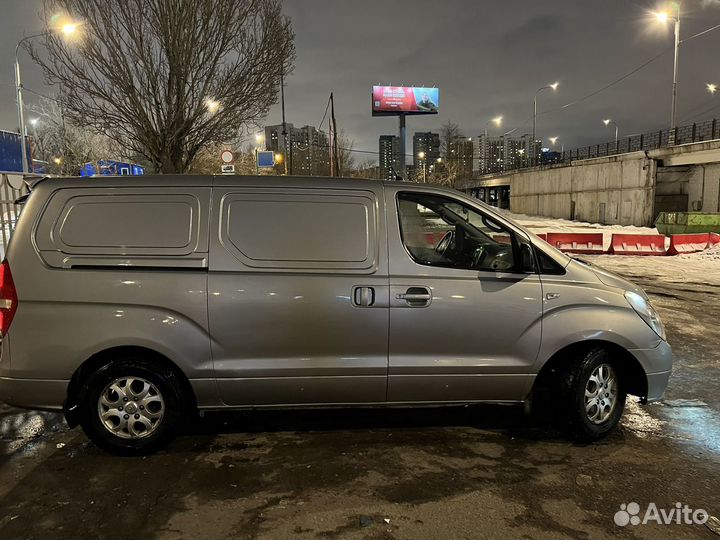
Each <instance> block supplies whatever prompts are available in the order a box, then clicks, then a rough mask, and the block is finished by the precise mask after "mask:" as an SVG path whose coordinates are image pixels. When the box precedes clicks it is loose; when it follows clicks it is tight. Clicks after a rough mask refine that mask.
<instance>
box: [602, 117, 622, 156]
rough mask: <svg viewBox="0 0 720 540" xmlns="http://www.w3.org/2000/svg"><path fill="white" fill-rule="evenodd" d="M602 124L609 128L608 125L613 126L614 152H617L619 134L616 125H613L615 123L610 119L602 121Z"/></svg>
mask: <svg viewBox="0 0 720 540" xmlns="http://www.w3.org/2000/svg"><path fill="white" fill-rule="evenodd" d="M603 124H605V125H606V126H609V125H610V124H612V125H613V126H615V151H616V152H617V148H618V134H619V131H620V128H618V125H617V124H616V123H615V121H614V120H612V119H610V118H606V119H605V120H603Z"/></svg>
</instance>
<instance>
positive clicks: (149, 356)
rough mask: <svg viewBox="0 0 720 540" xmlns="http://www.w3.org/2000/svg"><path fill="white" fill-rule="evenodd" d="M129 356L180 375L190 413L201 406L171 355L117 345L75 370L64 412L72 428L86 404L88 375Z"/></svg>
mask: <svg viewBox="0 0 720 540" xmlns="http://www.w3.org/2000/svg"><path fill="white" fill-rule="evenodd" d="M127 356H133V357H135V358H138V359H140V360H141V361H143V362H147V363H148V364H150V365H154V366H160V367H162V368H165V369H167V370H169V371H170V373H171V375H172V376H173V377H176V378H177V381H178V383H179V384H180V388H181V389H182V392H183V394H184V395H185V396H187V398H188V400H187V404H188V405H187V409H188V410H187V411H186V412H192V411H194V410H196V409H197V398H196V396H195V392H194V390H193V388H192V385H191V384H190V381H189V379H188V378H187V376H186V375H185V373H184V372H183V370H182V369H180V367H178V365H177V364H176V363H175V362H173V361H172V360H171V359H170V358H168V357H167V356H165V355H164V354H161V353H159V352H158V351H155V350H153V349H150V348H147V347H142V346H136V345H124V346H116V347H110V348H108V349H104V350H102V351H99V352H97V353H95V354H93V355H92V356H90V357H89V358H87V359H86V360H85V361H84V362H83V363H82V364H80V366H79V367H78V368H77V369H76V370H75V372H74V373H73V375H72V377H71V378H70V382H69V384H68V388H67V395H66V398H65V402H64V403H63V412H64V413H65V420H66V422H67V424H68V426H70V427H71V428H72V427H75V426H77V425H78V424H79V417H78V405H80V403H82V400H83V398H84V395H85V393H86V392H87V390H88V387H87V386H86V384H85V381H86V380H87V378H88V376H89V375H90V374H91V373H95V372H96V371H98V370H100V369H103V368H104V367H105V366H109V365H110V364H111V363H112V361H113V360H116V359H119V358H123V357H127Z"/></svg>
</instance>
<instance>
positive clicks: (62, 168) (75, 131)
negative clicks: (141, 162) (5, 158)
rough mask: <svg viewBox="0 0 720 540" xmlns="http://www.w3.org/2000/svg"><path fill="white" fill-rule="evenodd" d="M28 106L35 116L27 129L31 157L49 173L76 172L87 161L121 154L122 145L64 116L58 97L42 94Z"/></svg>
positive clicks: (117, 157) (112, 157) (75, 173)
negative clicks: (29, 138) (31, 144)
mask: <svg viewBox="0 0 720 540" xmlns="http://www.w3.org/2000/svg"><path fill="white" fill-rule="evenodd" d="M29 110H30V111H32V113H33V114H34V116H35V118H34V120H35V122H34V123H33V125H32V128H31V131H30V134H31V140H32V141H33V159H35V160H38V161H41V162H45V169H46V172H48V173H49V174H69V175H77V174H79V173H80V169H81V168H82V166H83V165H85V164H86V163H89V162H95V161H98V160H101V159H120V158H121V157H122V149H121V148H120V147H119V146H118V145H117V144H115V143H114V142H113V141H112V140H110V139H109V138H108V137H105V136H103V135H100V134H98V133H94V132H92V131H90V130H88V129H83V128H81V127H79V126H77V125H75V124H74V123H72V122H71V121H70V120H69V119H67V118H65V114H64V111H63V107H62V105H61V101H59V100H56V99H51V98H41V99H40V100H39V101H38V103H36V104H34V105H32V106H31V107H29Z"/></svg>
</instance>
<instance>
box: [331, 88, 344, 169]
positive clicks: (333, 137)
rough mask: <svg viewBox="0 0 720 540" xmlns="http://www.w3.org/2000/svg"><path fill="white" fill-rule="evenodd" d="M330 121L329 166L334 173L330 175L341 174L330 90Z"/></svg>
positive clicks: (333, 100)
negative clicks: (330, 161)
mask: <svg viewBox="0 0 720 540" xmlns="http://www.w3.org/2000/svg"><path fill="white" fill-rule="evenodd" d="M330 122H331V123H332V130H331V131H330V136H331V139H330V145H331V146H332V160H333V161H332V163H331V166H332V168H333V171H334V172H335V174H333V175H332V176H341V175H342V171H341V170H340V154H339V152H338V140H337V122H335V98H334V97H333V93H332V92H330Z"/></svg>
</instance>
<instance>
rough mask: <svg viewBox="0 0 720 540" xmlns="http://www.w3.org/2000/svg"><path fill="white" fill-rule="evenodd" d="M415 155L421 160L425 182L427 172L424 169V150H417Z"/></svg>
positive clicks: (424, 180)
mask: <svg viewBox="0 0 720 540" xmlns="http://www.w3.org/2000/svg"><path fill="white" fill-rule="evenodd" d="M417 157H418V159H419V160H420V161H421V162H422V172H423V183H427V173H426V171H425V152H418V155H417Z"/></svg>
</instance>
